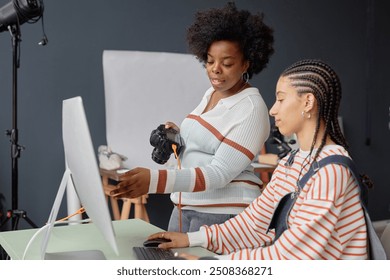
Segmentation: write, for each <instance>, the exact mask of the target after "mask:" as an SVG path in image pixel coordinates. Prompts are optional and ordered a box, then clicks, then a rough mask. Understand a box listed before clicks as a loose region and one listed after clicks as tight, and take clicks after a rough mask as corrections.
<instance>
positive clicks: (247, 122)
mask: <svg viewBox="0 0 390 280" xmlns="http://www.w3.org/2000/svg"><path fill="white" fill-rule="evenodd" d="M212 92H213V88H210V89H208V90H207V91H206V93H205V95H204V97H203V99H202V100H201V102H200V104H199V105H198V106H197V107H196V108H195V110H194V111H192V112H191V113H190V115H188V116H187V117H186V119H185V120H184V121H183V122H182V124H181V128H180V134H181V136H182V137H183V139H184V141H185V145H186V146H185V150H184V152H183V153H182V154H181V162H182V169H180V170H178V169H172V170H152V171H151V180H150V186H149V193H172V194H171V199H172V201H173V203H175V204H179V203H180V204H181V205H182V206H183V209H196V210H197V211H200V212H207V213H225V214H237V213H239V212H241V211H242V210H243V209H244V208H245V207H246V206H248V205H249V204H250V203H251V202H252V201H253V200H254V199H255V198H256V197H258V196H259V194H260V189H261V186H262V183H261V181H260V179H259V178H258V177H257V176H256V175H255V174H254V173H253V168H252V166H251V162H252V160H253V159H254V157H255V156H256V155H257V154H258V153H259V151H260V149H261V148H262V147H263V145H264V142H265V141H266V140H267V138H268V136H269V131H270V125H269V117H268V109H267V106H266V105H265V103H264V100H263V98H262V97H261V95H260V93H259V91H258V89H256V88H253V87H252V88H248V89H245V90H243V91H242V92H239V93H237V94H235V95H233V96H230V97H228V98H224V99H221V100H220V101H219V103H218V104H217V106H215V108H213V109H212V110H210V111H208V112H206V113H204V114H202V112H203V111H204V109H205V107H206V106H207V103H208V100H209V99H210V97H211V94H212ZM179 192H180V193H179Z"/></svg>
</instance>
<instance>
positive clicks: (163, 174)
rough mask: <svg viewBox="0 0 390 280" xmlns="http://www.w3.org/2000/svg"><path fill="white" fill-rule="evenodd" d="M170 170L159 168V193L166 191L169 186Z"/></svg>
mask: <svg viewBox="0 0 390 280" xmlns="http://www.w3.org/2000/svg"><path fill="white" fill-rule="evenodd" d="M167 178H168V171H167V170H159V171H158V181H157V193H164V192H165V188H166V186H167Z"/></svg>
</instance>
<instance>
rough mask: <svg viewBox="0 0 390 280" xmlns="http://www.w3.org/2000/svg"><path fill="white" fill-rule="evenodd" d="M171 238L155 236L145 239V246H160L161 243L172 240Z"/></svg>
mask: <svg viewBox="0 0 390 280" xmlns="http://www.w3.org/2000/svg"><path fill="white" fill-rule="evenodd" d="M170 241H171V240H170V239H166V238H155V239H150V240H145V241H144V247H158V245H160V244H161V243H165V242H170Z"/></svg>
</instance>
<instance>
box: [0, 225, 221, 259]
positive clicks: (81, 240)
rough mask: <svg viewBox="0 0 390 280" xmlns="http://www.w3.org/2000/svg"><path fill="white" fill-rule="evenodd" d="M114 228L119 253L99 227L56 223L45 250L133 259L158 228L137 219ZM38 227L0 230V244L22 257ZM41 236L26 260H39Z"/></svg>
mask: <svg viewBox="0 0 390 280" xmlns="http://www.w3.org/2000/svg"><path fill="white" fill-rule="evenodd" d="M113 226H114V231H115V233H116V240H117V244H118V249H119V255H116V254H115V252H114V251H113V250H112V249H111V247H110V245H109V244H108V243H107V242H106V240H105V239H104V238H103V236H102V235H101V234H100V233H99V231H98V229H97V228H96V226H95V225H93V224H80V225H69V226H56V227H54V228H53V231H52V234H51V238H50V241H49V244H48V248H47V252H48V253H55V252H59V253H61V252H68V251H84V250H99V251H101V252H103V254H104V256H105V258H106V259H107V260H135V259H137V258H136V255H135V253H134V252H133V247H134V246H142V244H143V242H144V241H145V240H146V238H147V237H148V236H149V235H150V234H152V233H155V232H158V231H162V230H161V229H160V228H158V227H156V226H154V225H151V224H149V223H146V222H145V221H143V220H139V219H128V220H120V221H113ZM37 230H38V229H28V230H17V231H6V232H0V245H1V246H2V247H3V248H4V250H5V251H6V252H7V254H8V255H9V256H10V258H11V259H13V260H20V259H22V258H23V254H24V251H25V248H26V246H27V244H28V242H29V241H30V239H31V237H32V236H33V235H34V233H35V232H36V231H37ZM41 242H42V235H39V236H38V237H37V238H36V239H35V240H34V242H33V243H32V244H31V246H30V248H29V250H28V252H27V254H26V257H25V259H29V260H31V259H40V248H41ZM172 250H173V251H175V252H176V251H177V252H186V253H189V254H193V255H197V256H211V255H214V253H212V252H209V251H207V250H206V249H204V248H200V247H193V248H178V249H172Z"/></svg>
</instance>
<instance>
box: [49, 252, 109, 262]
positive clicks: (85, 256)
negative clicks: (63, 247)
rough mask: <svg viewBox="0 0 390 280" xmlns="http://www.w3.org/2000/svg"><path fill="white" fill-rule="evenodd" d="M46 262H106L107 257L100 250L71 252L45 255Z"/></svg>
mask: <svg viewBox="0 0 390 280" xmlns="http://www.w3.org/2000/svg"><path fill="white" fill-rule="evenodd" d="M44 259H45V260H105V259H106V256H105V255H104V254H103V252H102V251H99V250H85V251H70V252H55V253H45V256H44Z"/></svg>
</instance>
